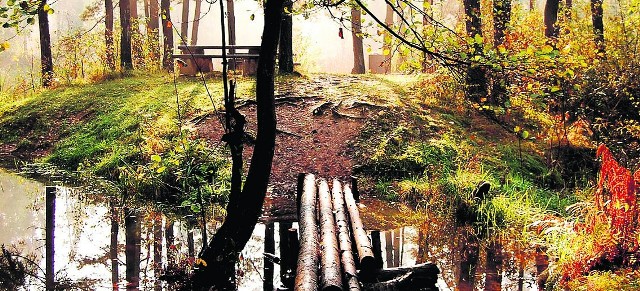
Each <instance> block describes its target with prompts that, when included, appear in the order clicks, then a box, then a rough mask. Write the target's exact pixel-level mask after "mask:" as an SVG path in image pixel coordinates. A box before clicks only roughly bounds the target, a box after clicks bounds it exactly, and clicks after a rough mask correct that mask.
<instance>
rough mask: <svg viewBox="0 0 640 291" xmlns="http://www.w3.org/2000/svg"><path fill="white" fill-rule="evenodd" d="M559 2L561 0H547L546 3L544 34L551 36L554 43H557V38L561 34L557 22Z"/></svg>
mask: <svg viewBox="0 0 640 291" xmlns="http://www.w3.org/2000/svg"><path fill="white" fill-rule="evenodd" d="M559 2H560V1H559V0H547V2H546V4H545V5H544V35H545V36H546V37H548V38H550V39H551V42H552V43H553V44H555V41H556V38H558V35H559V34H560V28H559V27H558V23H557V22H558V7H559V5H560V3H559Z"/></svg>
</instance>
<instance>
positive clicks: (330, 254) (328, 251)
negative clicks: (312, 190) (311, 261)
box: [318, 179, 342, 290]
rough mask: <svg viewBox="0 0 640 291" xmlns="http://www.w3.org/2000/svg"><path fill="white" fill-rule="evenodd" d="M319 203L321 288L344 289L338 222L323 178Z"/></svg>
mask: <svg viewBox="0 0 640 291" xmlns="http://www.w3.org/2000/svg"><path fill="white" fill-rule="evenodd" d="M318 204H319V210H320V241H321V242H322V243H321V244H320V253H321V254H322V255H321V256H320V266H321V270H322V272H321V274H322V276H320V277H321V280H320V287H321V290H342V272H341V271H340V270H341V268H340V248H339V247H338V239H337V235H336V223H335V219H334V218H333V207H332V200H331V192H329V185H328V184H327V181H326V180H325V179H321V180H320V181H319V185H318Z"/></svg>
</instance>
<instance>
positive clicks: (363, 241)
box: [344, 185, 376, 272]
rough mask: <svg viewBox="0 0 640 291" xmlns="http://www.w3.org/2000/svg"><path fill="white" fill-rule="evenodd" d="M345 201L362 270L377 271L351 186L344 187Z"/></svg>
mask: <svg viewBox="0 0 640 291" xmlns="http://www.w3.org/2000/svg"><path fill="white" fill-rule="evenodd" d="M344 200H345V202H346V204H347V210H348V211H349V218H350V219H351V230H352V231H353V238H354V240H355V242H356V248H357V249H358V259H359V263H360V269H361V270H363V271H365V272H366V271H373V270H374V269H376V263H375V259H374V256H373V249H372V247H371V241H369V237H368V236H367V232H366V231H365V230H364V227H363V226H362V220H360V212H359V210H358V205H357V204H356V200H355V199H354V197H353V194H352V193H351V188H350V187H349V185H344Z"/></svg>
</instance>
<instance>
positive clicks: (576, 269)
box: [562, 145, 640, 282]
mask: <svg viewBox="0 0 640 291" xmlns="http://www.w3.org/2000/svg"><path fill="white" fill-rule="evenodd" d="M596 157H598V158H600V159H601V162H602V163H601V167H600V175H599V179H598V186H597V189H596V194H595V203H594V204H595V209H594V210H595V211H594V213H593V214H592V215H589V216H588V217H587V218H586V219H585V226H584V227H582V229H579V230H581V231H584V233H585V234H586V235H587V236H588V237H590V238H591V239H592V240H591V239H585V237H583V236H579V237H578V238H579V240H581V242H580V241H576V242H575V243H581V244H582V246H581V247H580V248H578V251H577V253H576V255H575V259H574V261H573V262H572V263H570V264H568V265H567V266H564V270H563V275H562V281H564V282H567V281H569V280H571V279H574V278H577V277H579V276H581V275H584V274H585V273H588V272H589V271H592V270H607V269H614V268H617V267H629V266H633V265H636V264H637V262H636V259H635V257H636V256H637V253H638V250H639V235H640V230H639V229H638V203H637V202H638V200H637V195H638V194H639V193H638V191H639V190H638V189H640V171H637V172H635V174H633V175H632V174H631V171H629V170H628V169H627V168H625V167H623V166H621V165H620V164H619V163H618V162H617V161H616V159H615V157H614V156H613V154H612V153H611V151H610V150H609V148H607V146H605V145H600V146H599V147H598V150H597V152H596ZM587 241H590V243H586V242H587Z"/></svg>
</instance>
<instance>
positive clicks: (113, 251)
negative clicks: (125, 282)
mask: <svg viewBox="0 0 640 291" xmlns="http://www.w3.org/2000/svg"><path fill="white" fill-rule="evenodd" d="M110 204H111V244H110V245H109V259H110V260H111V285H112V286H113V290H114V291H118V289H119V288H118V283H120V277H119V273H118V269H119V268H118V266H119V262H118V229H119V226H118V212H117V210H116V202H115V199H112V200H111V202H110Z"/></svg>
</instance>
